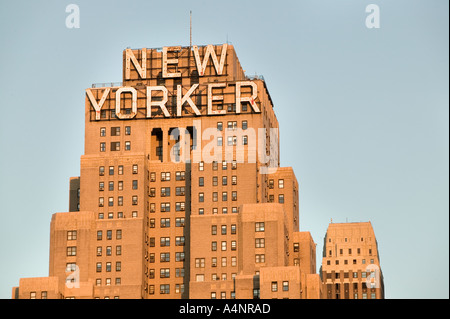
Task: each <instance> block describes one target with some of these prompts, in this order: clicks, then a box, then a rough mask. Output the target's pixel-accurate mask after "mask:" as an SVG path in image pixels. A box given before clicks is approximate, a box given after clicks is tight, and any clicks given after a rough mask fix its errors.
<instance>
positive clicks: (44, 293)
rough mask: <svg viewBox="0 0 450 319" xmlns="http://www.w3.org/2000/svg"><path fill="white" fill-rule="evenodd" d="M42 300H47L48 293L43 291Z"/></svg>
mask: <svg viewBox="0 0 450 319" xmlns="http://www.w3.org/2000/svg"><path fill="white" fill-rule="evenodd" d="M41 299H47V291H41Z"/></svg>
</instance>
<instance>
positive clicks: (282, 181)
mask: <svg viewBox="0 0 450 319" xmlns="http://www.w3.org/2000/svg"><path fill="white" fill-rule="evenodd" d="M278 188H284V179H279V180H278Z"/></svg>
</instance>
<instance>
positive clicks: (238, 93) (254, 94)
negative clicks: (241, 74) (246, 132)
mask: <svg viewBox="0 0 450 319" xmlns="http://www.w3.org/2000/svg"><path fill="white" fill-rule="evenodd" d="M243 86H251V87H252V95H251V96H249V97H241V87H243ZM257 96H258V87H257V86H256V83H254V82H251V81H247V82H236V114H239V113H241V103H242V102H249V103H250V105H251V106H252V108H253V110H254V111H255V112H256V113H260V112H261V111H260V110H259V107H258V105H256V102H255V99H256V97H257Z"/></svg>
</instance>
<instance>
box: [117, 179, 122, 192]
mask: <svg viewBox="0 0 450 319" xmlns="http://www.w3.org/2000/svg"><path fill="white" fill-rule="evenodd" d="M117 189H118V190H119V191H123V181H118V182H117Z"/></svg>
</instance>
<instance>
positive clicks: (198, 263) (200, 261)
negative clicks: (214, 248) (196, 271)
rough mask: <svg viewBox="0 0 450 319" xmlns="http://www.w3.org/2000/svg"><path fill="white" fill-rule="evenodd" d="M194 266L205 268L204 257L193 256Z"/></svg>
mask: <svg viewBox="0 0 450 319" xmlns="http://www.w3.org/2000/svg"><path fill="white" fill-rule="evenodd" d="M195 268H205V258H195Z"/></svg>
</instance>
